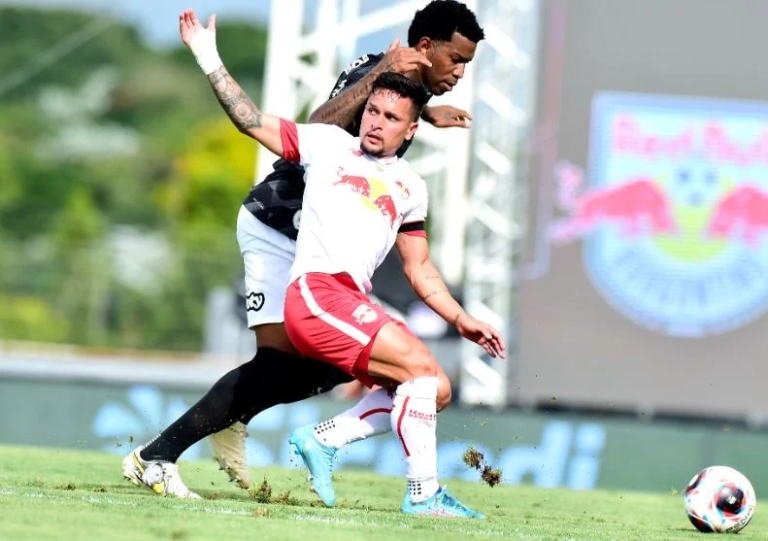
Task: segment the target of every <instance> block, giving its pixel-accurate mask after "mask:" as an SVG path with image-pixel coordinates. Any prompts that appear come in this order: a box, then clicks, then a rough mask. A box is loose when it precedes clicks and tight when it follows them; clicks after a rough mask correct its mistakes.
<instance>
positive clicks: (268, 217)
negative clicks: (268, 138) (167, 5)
mask: <svg viewBox="0 0 768 541" xmlns="http://www.w3.org/2000/svg"><path fill="white" fill-rule="evenodd" d="M482 39H484V32H483V30H482V28H481V27H480V26H479V24H478V22H477V19H476V17H475V15H474V13H472V11H471V10H469V9H468V8H467V7H466V6H465V5H464V4H462V3H460V2H457V1H455V0H433V1H432V2H430V3H429V4H427V5H426V6H425V7H424V8H423V9H422V10H420V11H417V12H416V14H415V15H414V18H413V21H412V23H411V25H410V27H409V30H408V45H409V46H408V47H401V46H400V43H399V40H395V41H394V42H393V43H392V44H391V45H390V46H389V48H388V49H387V51H385V52H384V53H380V54H369V55H364V56H362V57H360V58H359V59H357V60H355V61H354V62H352V63H351V64H350V66H349V67H348V68H347V69H346V70H345V71H344V72H343V73H342V74H341V75H340V76H339V78H338V81H337V83H336V85H335V86H334V89H333V91H332V92H331V94H330V96H329V99H328V101H327V102H325V103H324V104H323V105H321V106H320V107H319V108H318V109H317V110H316V111H314V112H313V113H312V115H311V116H310V119H309V121H310V122H311V123H325V124H335V125H338V126H340V127H342V128H344V129H345V130H347V131H348V132H349V133H351V134H354V135H357V132H358V130H359V125H360V118H361V117H362V114H363V107H364V105H365V102H366V100H367V98H368V96H369V94H370V91H371V87H372V85H373V82H374V81H375V80H376V78H377V77H378V76H379V75H380V74H382V73H385V72H395V73H401V74H404V75H406V76H408V77H410V78H412V79H414V80H416V81H418V82H421V83H423V84H424V85H425V86H426V87H427V88H428V90H429V91H430V92H431V94H432V95H441V94H444V93H446V92H449V91H450V90H452V89H453V87H454V86H455V85H456V84H457V83H458V82H459V80H460V79H461V78H462V77H463V76H464V70H465V68H466V65H467V64H468V63H469V62H470V61H472V59H473V58H474V55H475V50H476V48H477V44H478V43H479V42H480V41H481V40H482ZM230 90H231V89H230ZM214 91H215V92H216V94H217V97H218V98H219V99H220V101H221V100H222V97H223V96H222V92H224V90H221V89H219V88H217V87H215V86H214ZM237 91H238V92H237V93H235V94H234V95H232V96H227V97H226V98H227V103H226V105H225V109H226V111H227V113H228V115H229V116H230V118H231V120H232V121H233V123H234V124H235V125H236V126H237V128H238V129H240V130H241V131H244V130H247V129H248V127H249V125H248V123H249V122H252V121H253V116H252V114H250V111H251V110H250V109H249V104H251V105H252V102H251V101H250V99H249V98H248V97H247V95H245V93H244V92H242V90H241V89H239V88H238V89H237ZM222 103H224V102H222ZM422 119H423V120H425V121H427V122H429V123H431V124H433V125H434V126H436V127H440V128H443V127H465V128H468V127H469V126H470V124H471V116H470V115H469V113H468V112H466V111H462V110H460V109H457V108H455V107H452V106H448V105H443V106H436V107H425V108H424V112H423V113H422ZM409 145H410V141H406V142H405V143H404V144H403V146H402V147H401V148H400V149H399V150H398V156H402V155H403V154H404V153H405V151H406V150H407V148H408V146H409ZM303 193H304V170H303V168H302V167H301V166H299V165H297V164H294V163H289V162H286V161H284V160H278V161H276V162H275V164H274V171H273V172H272V173H271V174H269V175H268V176H267V177H266V178H265V179H264V180H263V181H262V182H261V183H259V184H257V185H255V186H254V187H253V188H252V189H251V191H250V193H249V194H248V196H247V197H246V198H245V200H244V202H243V206H242V207H241V209H240V214H239V216H238V224H237V238H238V242H239V245H240V249H241V252H242V255H243V260H244V264H245V283H246V307H247V317H248V326H249V328H251V329H253V330H254V333H255V335H256V343H257V346H258V350H257V353H256V356H255V357H254V358H253V359H252V360H250V361H248V362H246V363H244V364H243V365H241V366H239V367H238V368H235V369H234V370H232V371H230V372H228V373H227V374H225V375H224V376H223V377H222V378H221V379H220V380H219V381H217V382H216V383H215V384H214V386H213V387H212V388H211V389H210V391H208V393H207V394H206V395H205V396H204V397H203V398H201V399H200V401H198V402H197V403H196V404H195V405H194V406H192V408H190V410H189V411H187V412H186V413H185V414H184V415H182V416H181V417H180V418H179V419H178V420H177V421H175V422H174V423H173V424H171V425H170V426H169V427H168V428H166V429H165V430H164V431H163V432H162V433H160V434H159V435H158V436H157V437H156V438H154V439H153V440H152V441H150V442H149V443H148V444H147V445H145V446H143V447H140V448H138V449H137V450H136V451H134V452H133V453H131V455H129V456H128V457H126V461H124V473H125V472H127V471H129V470H130V468H131V467H133V466H135V463H136V462H139V463H141V462H147V463H149V462H151V463H162V464H165V465H167V468H166V469H167V470H168V473H169V474H170V475H168V476H167V477H168V481H169V482H168V483H166V485H167V486H166V488H165V489H164V491H163V493H165V494H173V495H176V496H180V497H190V496H192V497H193V496H194V493H192V492H190V491H189V490H188V489H187V488H186V487H185V486H184V484H183V483H182V482H181V479H180V477H179V476H178V473H177V472H176V471H175V468H173V467H172V465H174V464H175V462H176V461H177V460H178V458H179V456H181V454H182V453H183V452H184V451H185V450H186V449H188V448H189V447H190V446H192V445H193V444H194V443H196V442H197V441H199V440H201V439H203V438H205V437H206V436H211V442H212V444H213V448H214V456H215V457H216V459H217V460H218V461H219V464H220V465H221V467H222V468H223V469H224V470H226V471H227V473H228V474H229V475H230V478H231V479H232V480H233V481H237V482H238V484H239V485H240V486H241V487H243V488H248V487H249V485H250V475H249V471H248V466H247V463H246V460H245V437H246V432H245V426H246V425H247V424H248V422H249V421H250V420H251V419H252V418H253V417H254V416H255V415H257V414H258V413H259V412H261V411H264V410H265V409H268V408H270V407H272V406H275V405H277V404H287V403H292V402H296V401H299V400H303V399H305V398H307V397H309V396H313V395H315V394H318V393H324V392H327V391H330V390H331V389H332V388H333V387H335V386H336V385H338V384H339V383H346V382H349V381H351V380H352V377H351V376H349V375H348V374H347V373H345V372H343V371H341V370H339V369H338V368H336V367H334V366H332V365H328V364H326V363H321V362H317V361H314V360H312V359H305V358H303V357H302V356H301V355H300V354H299V353H298V351H297V350H296V349H295V348H294V346H293V345H292V344H291V342H290V340H289V339H288V336H287V335H286V331H285V325H284V318H283V307H284V302H285V292H286V289H287V287H288V285H289V269H290V267H291V265H292V263H293V260H294V257H295V246H296V245H295V239H296V237H297V234H298V227H299V221H300V212H301V202H302V196H303ZM438 380H439V387H438V401H437V404H438V409H442V408H444V407H445V406H446V405H447V404H448V403H449V402H450V399H451V389H450V382H449V381H448V379H447V377H446V376H445V374H444V373H442V372H441V373H440V374H439V375H438ZM366 410H367V408H366V407H363V408H362V409H361V411H360V413H364V412H365V411H366ZM349 413H350V414H355V413H356V410H355V408H353V409H352V410H350V412H349ZM353 439H357V438H356V437H352V436H350V441H352V440H353Z"/></svg>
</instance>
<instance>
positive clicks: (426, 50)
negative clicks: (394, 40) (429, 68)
mask: <svg viewBox="0 0 768 541" xmlns="http://www.w3.org/2000/svg"><path fill="white" fill-rule="evenodd" d="M414 49H416V50H417V51H419V52H420V53H421V54H423V55H424V56H426V57H427V59H431V58H432V55H433V54H434V51H435V42H434V41H432V39H431V38H428V37H426V36H425V37H423V38H421V39H420V40H419V42H418V43H417V44H416V46H415V47H414Z"/></svg>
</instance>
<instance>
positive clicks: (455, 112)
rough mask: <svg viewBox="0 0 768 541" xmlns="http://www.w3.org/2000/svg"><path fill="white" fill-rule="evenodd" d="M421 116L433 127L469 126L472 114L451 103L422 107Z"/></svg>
mask: <svg viewBox="0 0 768 541" xmlns="http://www.w3.org/2000/svg"><path fill="white" fill-rule="evenodd" d="M421 117H422V118H423V119H424V120H426V121H427V122H429V123H430V124H432V125H433V126H434V127H435V128H469V127H470V126H471V125H472V115H470V114H469V113H468V112H466V111H464V110H462V109H459V108H457V107H453V106H452V105H437V106H435V107H424V111H423V112H422V113H421Z"/></svg>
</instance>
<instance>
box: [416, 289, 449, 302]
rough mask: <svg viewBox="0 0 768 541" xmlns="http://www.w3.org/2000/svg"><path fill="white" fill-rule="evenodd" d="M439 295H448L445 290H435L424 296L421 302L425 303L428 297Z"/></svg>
mask: <svg viewBox="0 0 768 541" xmlns="http://www.w3.org/2000/svg"><path fill="white" fill-rule="evenodd" d="M440 293H448V291H446V290H445V289H435V290H432V291H430V292H429V293H427V294H426V295H424V296H423V297H422V298H421V300H423V301H425V300H427V299H428V298H430V297H434V296H435V295H439V294H440Z"/></svg>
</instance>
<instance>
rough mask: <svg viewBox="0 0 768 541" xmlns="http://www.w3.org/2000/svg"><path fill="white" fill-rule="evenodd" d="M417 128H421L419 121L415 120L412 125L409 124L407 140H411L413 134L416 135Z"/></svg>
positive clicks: (406, 134)
mask: <svg viewBox="0 0 768 541" xmlns="http://www.w3.org/2000/svg"><path fill="white" fill-rule="evenodd" d="M417 120H418V119H417ZM417 129H419V123H418V122H417V121H415V120H414V121H413V122H411V125H410V126H408V131H407V132H406V133H405V139H406V141H410V140H411V139H413V136H414V135H416V130H417Z"/></svg>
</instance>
